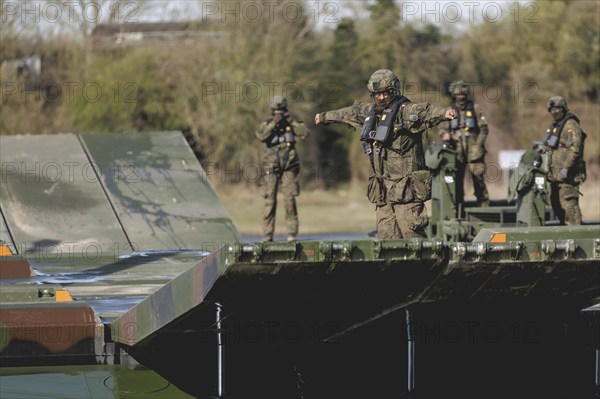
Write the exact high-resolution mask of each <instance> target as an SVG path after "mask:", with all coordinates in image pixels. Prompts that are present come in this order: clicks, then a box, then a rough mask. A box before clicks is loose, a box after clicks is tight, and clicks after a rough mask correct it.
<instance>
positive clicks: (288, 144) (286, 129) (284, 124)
mask: <svg viewBox="0 0 600 399" xmlns="http://www.w3.org/2000/svg"><path fill="white" fill-rule="evenodd" d="M268 121H270V119H269V120H267V122H268ZM295 142H296V140H295V138H294V128H293V127H292V125H290V123H289V122H288V121H287V119H286V118H283V119H281V120H280V121H279V122H278V123H277V125H275V127H274V128H273V129H272V131H271V137H270V139H269V140H267V141H266V143H267V147H268V148H273V147H275V146H280V147H284V148H293V147H294V143H295Z"/></svg>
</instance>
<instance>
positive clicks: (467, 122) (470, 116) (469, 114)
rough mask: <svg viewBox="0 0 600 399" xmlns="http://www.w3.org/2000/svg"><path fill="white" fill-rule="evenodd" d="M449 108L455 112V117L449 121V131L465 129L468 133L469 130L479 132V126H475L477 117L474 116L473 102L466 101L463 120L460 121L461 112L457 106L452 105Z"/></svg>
mask: <svg viewBox="0 0 600 399" xmlns="http://www.w3.org/2000/svg"><path fill="white" fill-rule="evenodd" d="M450 107H451V108H452V109H454V110H455V111H456V115H457V117H456V118H455V119H452V120H451V121H450V129H451V130H459V129H466V130H470V131H471V130H473V131H477V130H479V125H478V124H477V115H475V103H473V101H471V100H469V101H467V108H466V109H465V118H464V120H462V119H461V117H460V116H461V113H460V111H461V110H460V109H459V108H458V106H457V105H456V104H452V105H450Z"/></svg>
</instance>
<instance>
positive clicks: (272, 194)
mask: <svg viewBox="0 0 600 399" xmlns="http://www.w3.org/2000/svg"><path fill="white" fill-rule="evenodd" d="M298 175H299V170H298V169H297V168H296V169H294V170H287V171H285V172H283V173H273V172H272V171H267V172H266V173H265V175H264V176H263V182H262V184H263V197H264V198H265V207H264V212H263V241H271V240H273V233H274V232H275V215H276V214H277V192H278V191H279V189H280V188H281V192H282V194H283V204H284V207H285V223H286V227H287V234H288V237H289V236H294V237H295V236H296V235H297V234H298V209H297V207H296V197H297V196H298V195H299V194H300V183H299V181H298Z"/></svg>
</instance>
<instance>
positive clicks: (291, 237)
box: [287, 234, 296, 241]
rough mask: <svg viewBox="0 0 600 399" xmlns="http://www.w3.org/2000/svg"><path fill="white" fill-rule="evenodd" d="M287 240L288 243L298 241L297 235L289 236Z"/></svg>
mask: <svg viewBox="0 0 600 399" xmlns="http://www.w3.org/2000/svg"><path fill="white" fill-rule="evenodd" d="M287 240H288V241H296V235H295V234H288V236H287Z"/></svg>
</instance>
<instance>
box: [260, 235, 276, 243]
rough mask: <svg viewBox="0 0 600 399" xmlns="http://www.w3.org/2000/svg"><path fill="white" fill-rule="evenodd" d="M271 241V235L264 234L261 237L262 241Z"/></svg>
mask: <svg viewBox="0 0 600 399" xmlns="http://www.w3.org/2000/svg"><path fill="white" fill-rule="evenodd" d="M271 241H273V237H271V236H264V237H263V238H262V242H271Z"/></svg>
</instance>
